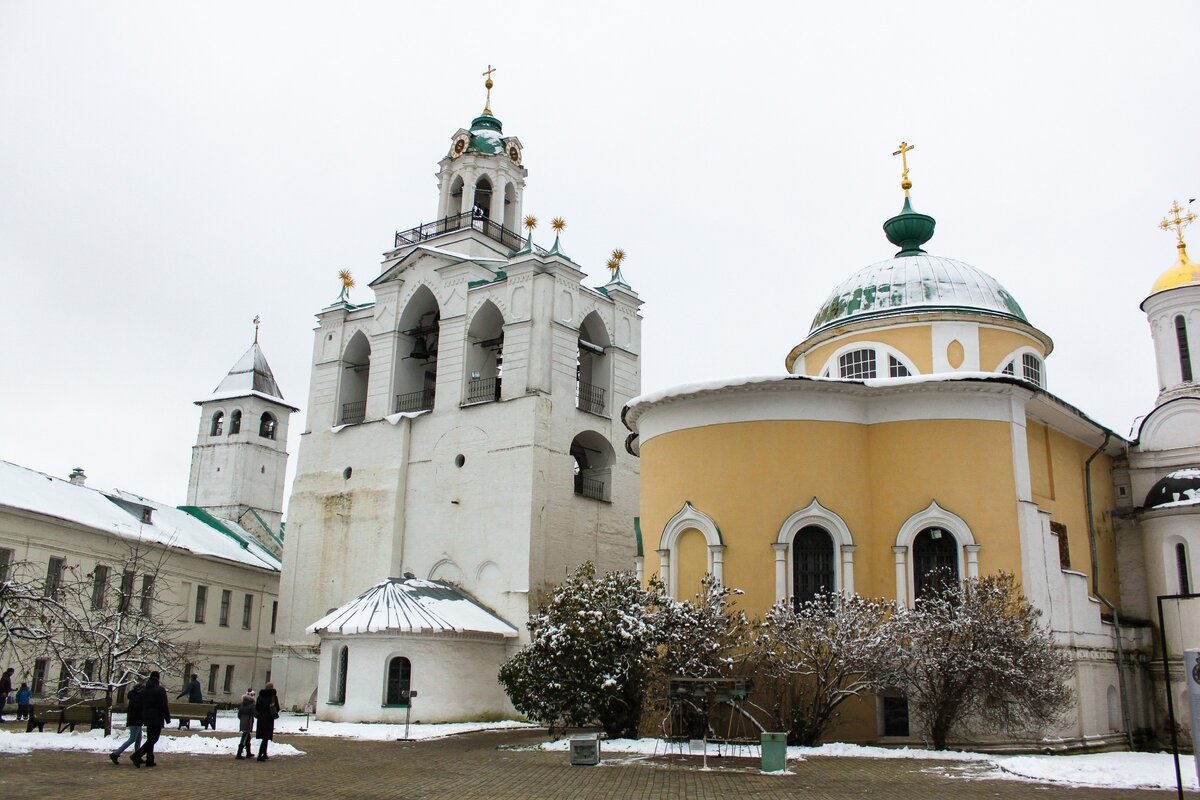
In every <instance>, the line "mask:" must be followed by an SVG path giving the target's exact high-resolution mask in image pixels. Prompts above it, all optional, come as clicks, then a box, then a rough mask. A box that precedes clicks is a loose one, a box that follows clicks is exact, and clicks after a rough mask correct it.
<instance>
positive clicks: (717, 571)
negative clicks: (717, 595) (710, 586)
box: [708, 544, 725, 586]
mask: <svg viewBox="0 0 1200 800" xmlns="http://www.w3.org/2000/svg"><path fill="white" fill-rule="evenodd" d="M708 557H709V560H710V561H712V574H713V577H714V578H716V579H717V585H718V586H724V585H725V583H724V577H725V545H723V544H710V545H709V546H708Z"/></svg>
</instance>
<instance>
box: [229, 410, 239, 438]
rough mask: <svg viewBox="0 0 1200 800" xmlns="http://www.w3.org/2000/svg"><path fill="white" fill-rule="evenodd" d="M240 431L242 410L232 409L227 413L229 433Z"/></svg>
mask: <svg viewBox="0 0 1200 800" xmlns="http://www.w3.org/2000/svg"><path fill="white" fill-rule="evenodd" d="M241 432H242V412H241V410H240V409H239V410H237V411H234V412H233V413H232V414H230V415H229V435H230V436H232V435H233V434H235V433H241Z"/></svg>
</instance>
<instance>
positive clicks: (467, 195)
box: [459, 170, 475, 214]
mask: <svg viewBox="0 0 1200 800" xmlns="http://www.w3.org/2000/svg"><path fill="white" fill-rule="evenodd" d="M474 209H475V170H471V171H470V172H469V173H466V174H463V193H462V208H461V210H460V211H459V213H460V214H465V213H467V212H468V211H473V210H474Z"/></svg>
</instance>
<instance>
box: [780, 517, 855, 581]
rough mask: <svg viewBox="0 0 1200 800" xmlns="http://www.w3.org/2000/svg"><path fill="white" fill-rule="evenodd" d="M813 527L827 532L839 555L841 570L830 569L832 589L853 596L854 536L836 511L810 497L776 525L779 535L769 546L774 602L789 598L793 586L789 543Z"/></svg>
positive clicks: (790, 545)
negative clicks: (781, 522)
mask: <svg viewBox="0 0 1200 800" xmlns="http://www.w3.org/2000/svg"><path fill="white" fill-rule="evenodd" d="M808 525H816V526H817V527H819V528H822V529H823V530H825V531H827V532H828V533H829V535H830V537H832V539H833V543H834V551H835V553H836V554H840V556H841V557H840V559H838V562H840V565H841V569H837V568H836V566H835V568H834V570H833V583H834V590H835V591H838V592H843V593H845V594H853V593H854V548H855V544H854V537H853V536H851V535H850V526H849V525H847V524H846V521H845V520H844V519H842V518H841V517H840V516H839V515H838V514H837V513H836V512H834V511H831V510H830V509H828V508H826V507H825V506H823V505H821V503H820V502H819V501H818V500H817V498H815V497H814V498H813V499H812V502H811V503H809V504H808V505H807V506H805V507H804V508H802V509H800V510H799V511H795V512H793V513H792V514H791V516H789V517H788V518H787V519H785V520H784V521H783V524H782V525H780V526H779V534H778V535H777V536H776V537H775V541H774V542H772V543H771V549H772V550H774V551H775V601H776V602H779V601H780V600H786V599H787V598H788V597H790V596H791V594H792V593H791V587H792V580H793V575H792V542H793V541H795V538H796V534H797V533H799V532H800V529H801V528H804V527H806V526H808Z"/></svg>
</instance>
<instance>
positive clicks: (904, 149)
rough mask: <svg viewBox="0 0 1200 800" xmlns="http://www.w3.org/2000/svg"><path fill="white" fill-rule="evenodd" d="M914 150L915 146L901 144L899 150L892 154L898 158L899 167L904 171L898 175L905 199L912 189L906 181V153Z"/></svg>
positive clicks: (906, 143) (910, 182) (909, 182)
mask: <svg viewBox="0 0 1200 800" xmlns="http://www.w3.org/2000/svg"><path fill="white" fill-rule="evenodd" d="M915 149H916V145H913V144H909V143H908V142H901V143H900V149H899V150H897V151H896V152H894V153H892V155H894V156H900V166H901V167H902V168H903V170H904V171H903V172H901V173H900V188H901V189H903V190H904V196H905V197H908V190H909V189H911V188H912V181H910V180H909V179H908V151H909V150H915Z"/></svg>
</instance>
